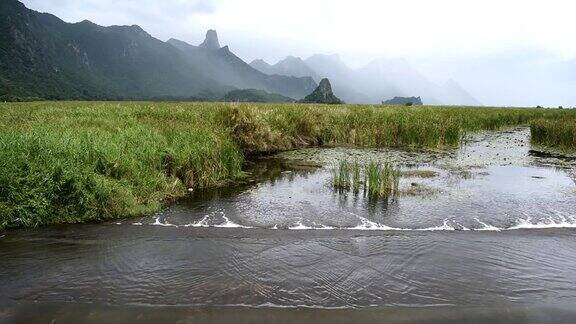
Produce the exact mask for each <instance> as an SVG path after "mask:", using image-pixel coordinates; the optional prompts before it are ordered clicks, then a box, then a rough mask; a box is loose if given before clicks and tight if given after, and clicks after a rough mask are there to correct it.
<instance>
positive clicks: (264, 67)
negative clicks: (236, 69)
mask: <svg viewBox="0 0 576 324" xmlns="http://www.w3.org/2000/svg"><path fill="white" fill-rule="evenodd" d="M250 66H251V67H253V68H255V69H256V70H258V71H260V72H262V73H264V74H269V75H272V74H274V68H272V65H270V64H268V63H267V62H266V61H264V60H263V59H256V60H253V61H252V62H250Z"/></svg>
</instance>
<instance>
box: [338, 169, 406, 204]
mask: <svg viewBox="0 0 576 324" xmlns="http://www.w3.org/2000/svg"><path fill="white" fill-rule="evenodd" d="M400 176H401V173H400V170H399V169H398V168H396V167H395V166H393V165H392V164H390V163H387V162H386V163H377V162H374V161H371V162H369V163H367V164H365V165H361V164H360V163H358V162H357V161H355V162H352V163H351V162H348V161H346V160H341V161H339V162H338V164H337V165H336V166H335V167H334V169H333V178H332V185H333V188H334V189H335V190H336V191H338V192H340V193H345V192H349V191H352V192H353V193H354V194H359V193H360V191H363V193H364V195H365V196H367V197H369V198H384V199H388V198H389V197H393V196H396V195H397V194H398V192H399V187H400Z"/></svg>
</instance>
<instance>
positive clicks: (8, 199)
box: [0, 102, 568, 229]
mask: <svg viewBox="0 0 576 324" xmlns="http://www.w3.org/2000/svg"><path fill="white" fill-rule="evenodd" d="M567 113H568V112H567V110H564V111H560V110H543V109H496V108H456V107H435V108H431V107H410V108H405V107H394V108H391V107H381V106H377V107H373V106H359V105H343V106H325V105H309V104H240V105H230V104H224V103H150V102H31V103H0V229H1V228H5V227H21V226H38V225H46V224H58V223H74V222H85V221H99V220H105V219H111V218H119V217H130V216H136V215H143V214H147V213H151V212H154V211H156V210H158V209H159V208H161V207H162V206H164V205H166V204H167V203H169V202H171V201H173V200H174V199H176V198H178V197H181V196H183V195H185V194H186V192H187V190H189V189H201V188H204V187H214V186H220V185H223V184H226V183H228V182H229V181H233V180H234V179H236V178H238V177H240V176H241V175H242V164H243V161H244V159H245V157H246V156H249V155H258V154H267V153H270V152H275V151H282V150H289V149H294V148H299V147H304V146H309V145H319V146H321V145H340V144H346V145H355V146H370V147H381V146H396V147H404V146H410V147H425V148H442V147H453V146H457V145H459V143H460V141H461V139H462V137H463V136H464V134H465V133H466V132H469V131H475V130H480V129H497V128H500V127H504V126H511V125H518V124H527V123H529V122H530V121H532V120H536V119H546V120H561V119H563V118H564V116H565V115H566V114H567ZM354 172H355V171H354V170H353V171H352V174H355V173H354ZM357 177H359V176H358V175H357ZM352 187H353V188H354V185H353V184H352Z"/></svg>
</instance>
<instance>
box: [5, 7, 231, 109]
mask: <svg viewBox="0 0 576 324" xmlns="http://www.w3.org/2000/svg"><path fill="white" fill-rule="evenodd" d="M227 90H228V88H227V87H226V86H224V85H223V84H219V83H218V82H216V81H214V80H213V79H212V78H210V77H209V76H206V75H203V74H201V73H200V72H199V71H198V70H197V69H195V68H193V67H192V66H190V65H189V64H187V63H186V59H185V58H184V56H183V55H182V54H181V53H180V52H179V51H178V50H176V49H175V48H174V47H172V46H170V45H168V44H166V43H164V42H162V41H160V40H157V39H155V38H153V37H151V36H150V35H149V34H147V33H146V32H145V31H144V30H142V29H141V28H140V27H138V26H111V27H101V26H98V25H96V24H93V23H91V22H89V21H83V22H80V23H75V24H70V23H66V22H64V21H62V20H60V19H59V18H57V17H55V16H53V15H50V14H45V13H38V12H36V11H32V10H29V9H27V8H26V7H25V6H24V5H23V4H21V3H20V2H18V1H16V0H2V1H0V94H10V95H15V96H24V97H27V96H34V97H43V98H67V99H99V98H150V97H155V96H182V97H192V96H198V95H206V94H208V93H212V94H213V95H215V96H220V95H221V94H223V93H225V92H226V91H227Z"/></svg>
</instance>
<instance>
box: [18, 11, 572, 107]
mask: <svg viewBox="0 0 576 324" xmlns="http://www.w3.org/2000/svg"><path fill="white" fill-rule="evenodd" d="M23 2H24V3H25V4H26V5H27V6H28V7H29V8H31V9H35V10H38V11H44V12H50V13H53V14H55V15H57V16H58V17H60V18H62V19H64V20H65V21H68V22H77V21H81V20H84V19H88V20H91V21H93V22H95V23H98V24H101V25H133V24H137V25H140V26H141V27H142V28H144V29H145V30H146V31H148V32H149V33H150V34H152V36H154V37H157V38H159V39H161V40H167V39H169V38H171V37H174V38H178V39H181V40H184V41H188V42H190V43H193V44H197V43H200V42H201V41H202V40H203V38H204V34H205V31H206V30H207V29H209V28H214V29H217V30H218V35H219V37H220V43H221V44H222V45H230V48H231V50H232V51H233V52H235V53H236V54H238V55H239V56H240V57H242V58H243V59H245V60H246V61H251V60H252V59H254V58H264V59H265V60H266V61H268V62H269V63H275V62H276V61H278V60H279V59H282V58H284V57H285V56H287V55H295V56H301V57H307V56H309V55H312V54H315V53H326V54H330V53H339V54H341V56H342V57H343V58H344V60H345V61H346V62H347V63H348V64H349V65H351V66H353V67H357V66H359V65H361V64H364V63H367V62H368V61H369V60H371V59H374V58H379V57H389V58H397V57H402V58H406V59H407V60H408V61H409V62H411V63H412V64H413V65H414V66H415V67H416V68H417V69H419V70H420V71H421V72H422V73H423V74H424V75H426V76H427V77H429V78H430V79H431V80H433V81H435V82H438V83H442V82H444V81H446V80H447V79H449V78H454V79H456V80H457V81H458V82H459V83H460V84H462V85H463V86H464V87H465V88H466V89H467V90H468V91H469V92H470V93H472V95H474V96H475V97H477V98H478V99H479V100H480V101H481V102H483V103H485V104H494V105H536V104H541V105H565V106H576V36H575V32H576V22H575V21H574V16H575V13H576V1H570V0H546V1H532V0H524V1H520V0H483V1H463V0H434V1H431V0H403V1H397V0H394V1H390V0H387V1H373V0H355V1H344V0H291V1H272V0H242V1H239V0H162V1H160V0H158V1H155V0H24V1H23Z"/></svg>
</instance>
